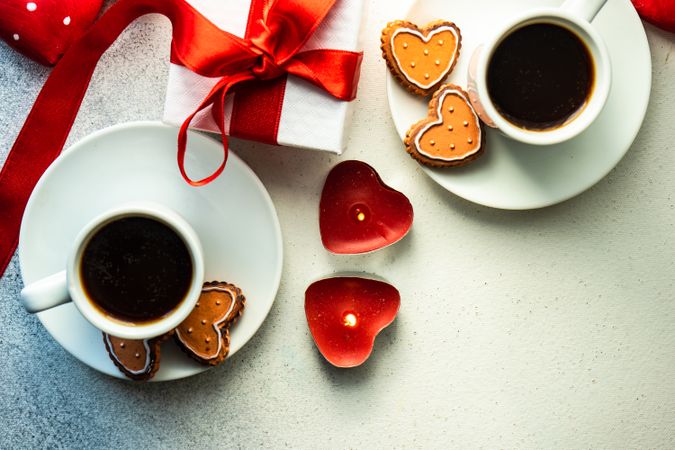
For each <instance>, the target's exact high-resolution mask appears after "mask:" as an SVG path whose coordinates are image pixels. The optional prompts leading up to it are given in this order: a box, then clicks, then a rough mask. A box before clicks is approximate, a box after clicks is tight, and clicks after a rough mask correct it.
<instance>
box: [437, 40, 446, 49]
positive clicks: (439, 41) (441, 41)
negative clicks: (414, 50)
mask: <svg viewBox="0 0 675 450" xmlns="http://www.w3.org/2000/svg"><path fill="white" fill-rule="evenodd" d="M443 44H445V42H443V39H439V40H438V45H440V46H441V47H442V46H443Z"/></svg>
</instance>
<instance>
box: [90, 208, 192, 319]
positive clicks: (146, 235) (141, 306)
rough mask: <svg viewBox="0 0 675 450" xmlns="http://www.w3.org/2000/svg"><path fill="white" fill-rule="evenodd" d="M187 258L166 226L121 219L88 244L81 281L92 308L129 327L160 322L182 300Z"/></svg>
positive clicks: (187, 283)
mask: <svg viewBox="0 0 675 450" xmlns="http://www.w3.org/2000/svg"><path fill="white" fill-rule="evenodd" d="M192 271H193V268H192V258H191V256H190V252H189V250H188V248H187V246H186V244H185V242H183V239H182V238H181V237H180V236H179V235H178V234H177V233H176V232H175V231H174V230H173V229H172V228H170V227H169V226H167V225H165V224H164V223H162V222H159V221H157V220H155V219H151V218H147V217H126V218H122V219H118V220H115V221H113V222H110V223H108V224H106V225H104V226H103V227H101V228H100V229H99V230H98V231H97V232H96V233H95V234H94V235H93V236H92V237H91V238H90V240H89V242H88V243H87V245H86V247H85V249H84V251H83V253H82V260H81V263H80V277H81V280H82V285H83V288H84V291H85V292H86V294H87V297H88V298H89V300H90V301H91V303H92V304H93V305H94V306H96V307H97V308H98V309H100V310H102V311H103V312H104V313H105V314H106V315H108V316H110V317H112V318H114V319H117V320H121V321H124V322H131V323H147V322H152V321H155V320H159V319H161V318H163V317H164V316H166V315H167V314H169V313H171V312H172V311H173V310H175V309H176V307H177V306H178V305H179V304H180V303H181V302H182V301H183V299H185V296H186V295H187V293H188V290H189V288H190V285H191V283H192Z"/></svg>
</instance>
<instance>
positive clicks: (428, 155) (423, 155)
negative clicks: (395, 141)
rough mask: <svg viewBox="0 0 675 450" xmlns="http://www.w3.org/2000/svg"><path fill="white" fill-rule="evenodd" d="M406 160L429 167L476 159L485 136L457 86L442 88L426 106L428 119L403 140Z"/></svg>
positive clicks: (459, 164) (409, 131) (418, 123)
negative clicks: (408, 154)
mask: <svg viewBox="0 0 675 450" xmlns="http://www.w3.org/2000/svg"><path fill="white" fill-rule="evenodd" d="M404 142H405V146H406V150H407V151H408V153H410V156H412V157H413V158H415V159H416V160H418V161H419V162H421V163H422V164H425V165H427V166H432V167H450V166H461V165H464V164H466V163H469V162H471V161H473V160H474V159H476V158H478V157H479V156H480V155H481V154H482V152H483V148H484V146H485V136H484V135H483V131H482V128H481V123H480V120H479V119H478V115H477V114H476V111H475V110H474V109H473V106H472V105H471V102H470V101H469V95H468V94H467V93H466V92H465V91H464V90H463V89H462V88H460V87H459V86H456V85H454V84H446V85H445V86H442V87H441V88H440V89H439V90H438V91H437V92H436V93H435V94H434V96H433V97H432V99H431V101H430V102H429V116H428V117H426V118H425V119H422V120H420V121H419V122H417V123H416V124H415V125H413V126H412V127H411V128H410V130H408V133H407V135H406V138H405V141H404Z"/></svg>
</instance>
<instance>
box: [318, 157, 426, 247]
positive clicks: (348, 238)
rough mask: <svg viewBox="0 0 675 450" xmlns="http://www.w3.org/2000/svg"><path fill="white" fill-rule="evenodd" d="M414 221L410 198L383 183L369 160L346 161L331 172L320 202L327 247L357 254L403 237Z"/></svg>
mask: <svg viewBox="0 0 675 450" xmlns="http://www.w3.org/2000/svg"><path fill="white" fill-rule="evenodd" d="M412 221H413V209H412V205H411V204H410V201H409V200H408V198H407V197H406V196H405V195H403V194H402V193H400V192H399V191H397V190H395V189H392V188H390V187H389V186H387V185H386V184H384V182H383V181H382V179H381V178H380V176H379V175H378V174H377V172H376V171H375V169H373V168H372V167H370V166H369V165H368V164H366V163H364V162H361V161H344V162H342V163H340V164H338V165H337V166H335V167H333V169H332V170H331V171H330V173H329V174H328V177H327V178H326V183H325V184H324V187H323V192H322V193H321V202H320V204H319V228H320V231H321V241H322V242H323V245H324V247H326V249H327V250H329V251H331V252H333V253H338V254H355V253H366V252H371V251H374V250H377V249H380V248H383V247H386V246H388V245H391V244H393V243H395V242H397V241H399V240H400V239H402V238H403V237H404V236H405V235H406V234H407V233H408V230H410V227H411V225H412Z"/></svg>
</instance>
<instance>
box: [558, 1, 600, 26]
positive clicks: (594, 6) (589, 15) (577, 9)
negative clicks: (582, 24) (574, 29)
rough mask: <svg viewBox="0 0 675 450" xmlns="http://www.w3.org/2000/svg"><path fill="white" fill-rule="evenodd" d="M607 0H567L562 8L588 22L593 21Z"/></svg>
mask: <svg viewBox="0 0 675 450" xmlns="http://www.w3.org/2000/svg"><path fill="white" fill-rule="evenodd" d="M606 2H607V0H566V1H565V3H563V4H562V6H561V9H562V10H563V11H567V12H568V13H570V14H572V15H573V16H576V17H578V18H580V19H584V20H585V21H587V22H590V21H592V20H593V19H594V18H595V16H596V15H597V14H598V11H600V9H601V8H602V7H603V6H604V4H605V3H606Z"/></svg>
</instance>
